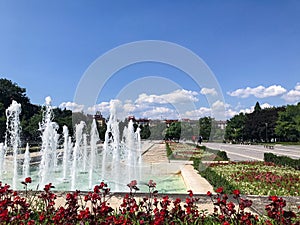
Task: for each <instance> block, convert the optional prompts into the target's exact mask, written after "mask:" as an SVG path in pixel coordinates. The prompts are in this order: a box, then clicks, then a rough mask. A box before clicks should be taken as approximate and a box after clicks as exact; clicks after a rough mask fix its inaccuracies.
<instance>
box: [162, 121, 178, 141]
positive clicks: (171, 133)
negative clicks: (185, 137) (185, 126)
mask: <svg viewBox="0 0 300 225" xmlns="http://www.w3.org/2000/svg"><path fill="white" fill-rule="evenodd" d="M180 134H181V122H173V123H171V124H170V126H169V127H168V128H167V130H166V135H165V139H167V140H177V141H179V139H180Z"/></svg>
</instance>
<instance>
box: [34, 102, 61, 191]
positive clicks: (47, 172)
mask: <svg viewBox="0 0 300 225" xmlns="http://www.w3.org/2000/svg"><path fill="white" fill-rule="evenodd" d="M45 101H46V105H45V108H46V109H45V111H44V116H43V121H42V122H41V123H40V124H39V125H40V129H39V130H40V131H41V132H42V147H41V156H42V159H41V163H40V166H39V178H40V187H41V188H42V187H44V185H45V184H47V183H49V182H51V178H53V172H54V169H55V168H56V166H57V140H58V137H59V136H58V133H57V130H58V125H57V123H55V122H53V121H52V119H53V110H52V106H51V98H50V97H46V99H45Z"/></svg>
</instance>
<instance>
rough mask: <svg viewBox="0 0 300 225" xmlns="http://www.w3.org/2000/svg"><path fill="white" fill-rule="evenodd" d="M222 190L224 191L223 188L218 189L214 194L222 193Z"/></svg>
mask: <svg viewBox="0 0 300 225" xmlns="http://www.w3.org/2000/svg"><path fill="white" fill-rule="evenodd" d="M223 190H224V189H223V187H219V188H217V190H216V192H217V193H220V194H221V193H223Z"/></svg>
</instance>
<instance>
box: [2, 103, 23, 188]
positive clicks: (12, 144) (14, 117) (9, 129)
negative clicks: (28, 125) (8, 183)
mask: <svg viewBox="0 0 300 225" xmlns="http://www.w3.org/2000/svg"><path fill="white" fill-rule="evenodd" d="M20 113H21V104H19V103H17V102H16V101H15V100H13V101H12V103H11V105H10V106H9V107H8V108H7V109H6V118H7V121H6V137H5V148H8V149H7V150H9V149H12V153H13V182H12V188H13V189H15V188H16V187H17V179H18V160H17V157H18V148H19V146H20V119H19V115H20Z"/></svg>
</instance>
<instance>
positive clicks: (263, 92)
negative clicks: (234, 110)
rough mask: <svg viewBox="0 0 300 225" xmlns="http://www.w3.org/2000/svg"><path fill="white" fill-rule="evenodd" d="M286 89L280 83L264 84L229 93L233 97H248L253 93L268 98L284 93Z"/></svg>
mask: <svg viewBox="0 0 300 225" xmlns="http://www.w3.org/2000/svg"><path fill="white" fill-rule="evenodd" d="M285 92H286V89H285V88H283V87H282V86H280V85H272V86H269V87H264V86H261V85H260V86H257V87H255V88H250V87H247V88H244V89H243V88H240V89H237V90H235V91H233V92H227V94H228V95H230V96H232V97H239V98H247V97H249V96H251V95H253V96H255V97H257V98H267V97H274V96H278V95H281V94H284V93H285Z"/></svg>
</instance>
